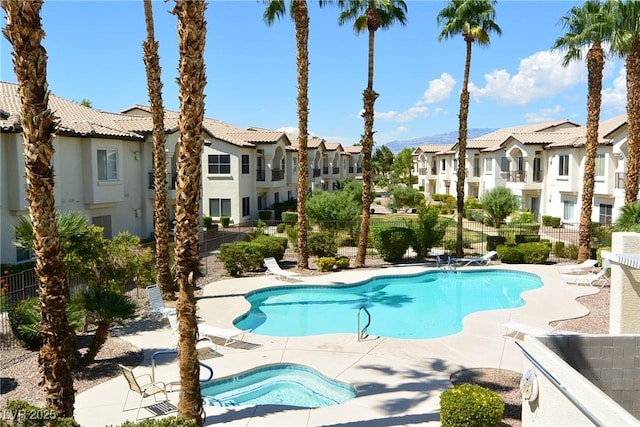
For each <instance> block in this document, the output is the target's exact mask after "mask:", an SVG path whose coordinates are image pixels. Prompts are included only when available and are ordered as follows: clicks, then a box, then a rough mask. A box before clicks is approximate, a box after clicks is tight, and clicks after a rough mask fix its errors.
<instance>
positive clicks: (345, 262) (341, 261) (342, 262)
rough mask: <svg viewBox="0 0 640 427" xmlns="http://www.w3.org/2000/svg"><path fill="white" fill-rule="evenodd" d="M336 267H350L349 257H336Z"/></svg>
mask: <svg viewBox="0 0 640 427" xmlns="http://www.w3.org/2000/svg"><path fill="white" fill-rule="evenodd" d="M336 267H337V268H339V269H341V270H343V269H345V268H349V258H347V257H346V256H342V257H340V258H338V259H336Z"/></svg>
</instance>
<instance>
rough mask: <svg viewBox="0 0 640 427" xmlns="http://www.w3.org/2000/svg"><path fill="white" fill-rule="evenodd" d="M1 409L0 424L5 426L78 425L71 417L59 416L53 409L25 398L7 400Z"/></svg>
mask: <svg viewBox="0 0 640 427" xmlns="http://www.w3.org/2000/svg"><path fill="white" fill-rule="evenodd" d="M0 409H2V412H3V414H4V417H3V418H2V420H0V425H1V426H3V427H4V426H6V427H31V426H44V425H47V426H51V427H80V424H78V423H77V422H76V421H75V420H74V419H73V418H59V417H58V415H57V414H56V413H55V411H54V410H53V409H50V408H41V407H38V406H34V405H32V404H30V403H29V402H27V401H25V400H9V401H8V402H7V405H6V406H5V407H4V408H0Z"/></svg>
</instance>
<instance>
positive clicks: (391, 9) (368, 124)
mask: <svg viewBox="0 0 640 427" xmlns="http://www.w3.org/2000/svg"><path fill="white" fill-rule="evenodd" d="M338 5H339V6H340V9H342V12H341V13H340V16H339V17H338V24H339V25H344V24H345V23H347V22H349V21H353V29H354V31H355V32H356V34H360V33H363V32H365V31H368V33H369V59H368V73H367V88H366V89H365V90H364V92H363V93H362V99H363V101H364V112H363V113H362V116H363V118H364V135H363V136H362V156H363V158H362V222H361V225H360V238H359V240H358V252H357V254H356V261H355V266H356V267H362V266H364V263H365V257H366V255H367V243H368V241H369V222H370V217H371V211H370V209H371V197H370V195H371V187H372V181H373V177H372V175H373V164H372V161H371V155H372V151H373V116H374V107H375V102H376V99H377V98H378V96H379V94H378V93H377V92H376V91H375V90H373V65H374V62H373V54H374V47H375V43H374V42H375V34H376V31H377V30H378V29H380V28H382V29H383V30H386V29H388V28H390V27H391V26H392V25H393V24H395V23H396V22H398V23H400V24H401V25H402V26H404V25H406V23H407V15H406V12H407V5H406V3H405V2H404V1H403V0H338Z"/></svg>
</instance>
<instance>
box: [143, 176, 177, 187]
mask: <svg viewBox="0 0 640 427" xmlns="http://www.w3.org/2000/svg"><path fill="white" fill-rule="evenodd" d="M177 180H178V174H177V173H168V174H167V190H175V189H176V181H177ZM154 181H155V180H154V179H153V172H149V186H148V187H147V188H148V189H149V190H155V188H156V184H155V182H154Z"/></svg>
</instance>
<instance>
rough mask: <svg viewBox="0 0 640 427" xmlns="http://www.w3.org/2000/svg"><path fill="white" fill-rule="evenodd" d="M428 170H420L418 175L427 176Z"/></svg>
mask: <svg viewBox="0 0 640 427" xmlns="http://www.w3.org/2000/svg"><path fill="white" fill-rule="evenodd" d="M428 170H429V169H427V168H418V175H426V174H427V172H428Z"/></svg>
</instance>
